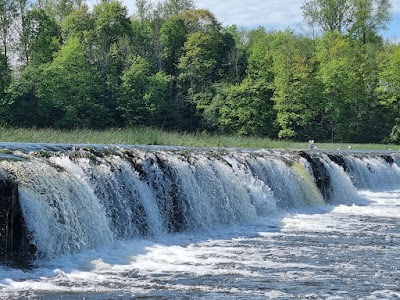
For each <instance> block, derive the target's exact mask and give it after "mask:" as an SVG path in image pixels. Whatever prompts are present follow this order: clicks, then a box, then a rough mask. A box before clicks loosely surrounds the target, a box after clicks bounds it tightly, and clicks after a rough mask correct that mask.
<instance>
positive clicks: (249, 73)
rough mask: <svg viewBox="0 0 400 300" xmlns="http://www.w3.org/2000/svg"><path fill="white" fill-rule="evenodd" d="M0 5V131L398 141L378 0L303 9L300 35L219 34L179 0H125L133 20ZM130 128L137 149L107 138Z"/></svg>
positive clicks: (74, 4) (109, 5)
mask: <svg viewBox="0 0 400 300" xmlns="http://www.w3.org/2000/svg"><path fill="white" fill-rule="evenodd" d="M1 3H2V4H1V5H0V28H1V30H0V42H1V46H2V47H1V50H0V125H2V126H6V127H7V128H10V127H19V128H24V127H25V128H32V127H36V128H54V130H50V131H47V130H41V131H39V132H38V133H37V134H38V136H39V135H41V134H42V133H43V132H51V133H52V134H53V133H54V136H53V137H52V139H51V140H47V139H46V138H45V137H46V134H44V136H41V138H43V140H40V141H42V142H44V141H49V142H93V143H104V142H107V143H128V144H132V143H135V144H137V143H144V144H148V143H150V144H171V145H176V144H177V142H172V141H168V140H167V141H164V138H167V137H168V138H169V137H170V136H173V135H174V134H173V133H171V132H192V133H195V132H208V133H204V134H201V136H202V137H201V138H202V139H214V140H213V142H210V143H209V144H210V145H216V146H219V145H220V146H235V147H242V146H243V147H246V143H247V139H253V140H254V141H257V140H260V141H265V140H267V141H270V142H271V141H272V140H276V139H282V140H293V141H299V142H301V143H304V141H307V140H308V139H315V140H316V141H318V142H319V141H332V142H333V141H334V142H351V143H377V142H378V143H379V142H392V143H400V44H399V43H396V42H388V41H384V40H383V38H382V36H381V35H380V34H381V32H382V30H383V29H384V28H385V26H386V24H387V23H388V21H389V19H390V10H391V5H390V1H389V0H341V1H322V0H310V1H306V2H305V3H304V4H303V6H302V9H303V13H304V20H305V24H307V26H308V28H310V29H312V30H310V32H312V34H303V33H298V32H295V31H294V30H291V29H287V30H283V31H276V30H273V31H266V30H265V29H264V28H257V29H251V30H249V29H238V28H237V27H236V26H222V25H221V23H220V22H219V21H218V20H217V18H216V17H215V16H214V15H213V13H212V12H210V11H208V10H203V9H199V8H197V7H195V5H194V2H193V1H192V0H166V1H165V2H162V3H160V4H158V5H154V4H152V2H151V1H148V0H136V12H135V14H134V15H133V16H129V15H128V12H127V8H126V7H125V6H124V5H123V4H122V3H121V2H119V1H116V0H102V1H99V2H98V3H97V4H95V5H94V6H93V7H89V5H88V4H86V3H84V2H82V1H81V0H41V1H31V2H30V1H29V0H4V1H2V2H1ZM139 127H140V128H141V129H140V130H139V131H138V132H137V134H138V135H139V134H140V132H144V133H143V134H144V135H148V136H146V138H149V140H147V142H141V141H142V140H141V139H140V138H139V137H136V138H135V139H134V140H133V141H132V140H130V139H129V136H130V135H131V134H132V129H123V130H121V131H119V137H120V138H119V139H120V142H118V141H119V140H115V138H116V137H115V135H116V132H115V130H112V129H109V128H139ZM144 127H152V128H159V129H163V130H167V131H168V132H170V133H168V134H165V133H164V132H163V133H162V134H160V135H158V134H156V133H157V130H149V129H146V130H144V129H143V128H144ZM75 128H79V129H85V130H80V131H79V132H75V131H74V130H71V129H75ZM91 129H96V130H100V131H93V130H91ZM58 130H60V131H58ZM66 130H71V131H66ZM11 131H12V130H5V131H4V130H3V132H5V133H2V138H3V140H4V141H6V140H8V139H7V138H6V137H5V134H6V133H7V132H11ZM133 131H135V130H133ZM22 132H23V130H22V129H20V130H17V131H16V132H15V135H16V136H17V135H18V134H19V133H22ZM26 132H27V134H28V135H29V136H31V137H32V140H29V141H39V140H36V139H35V138H34V137H35V133H34V131H32V130H26ZM66 133H68V138H65V139H64V140H63V138H62V137H63V135H64V134H66ZM86 133H87V135H88V136H87V137H86ZM124 133H126V137H124V135H123V134H124ZM71 134H72V135H73V134H76V135H77V136H76V138H75V139H74V138H73V137H72V136H71ZM97 134H101V135H102V138H100V139H99V140H97V138H94V136H97ZM196 136H198V134H191V135H187V136H185V135H183V136H182V135H179V134H178V138H177V140H179V141H180V142H179V144H181V143H182V142H184V141H190V139H191V138H192V137H196ZM251 136H252V137H254V138H250V137H251ZM57 137H60V140H57ZM106 137H107V139H105V138H106ZM125 139H126V140H125ZM151 139H154V141H151ZM219 139H225V140H224V141H221V142H220V141H219ZM229 139H234V140H236V142H235V143H233V144H229V143H228V140H229ZM26 141H28V140H26ZM238 141H240V142H238ZM242 141H243V142H242ZM188 143H189V142H188ZM196 143H197V142H195V141H193V145H194V146H200V145H197V144H196ZM260 143H261V144H260V147H262V146H261V145H262V143H264V142H260ZM189 144H190V143H189ZM256 147H257V146H256ZM285 147H286V146H284V148H285Z"/></svg>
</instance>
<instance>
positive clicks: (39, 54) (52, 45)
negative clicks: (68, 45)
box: [22, 9, 61, 65]
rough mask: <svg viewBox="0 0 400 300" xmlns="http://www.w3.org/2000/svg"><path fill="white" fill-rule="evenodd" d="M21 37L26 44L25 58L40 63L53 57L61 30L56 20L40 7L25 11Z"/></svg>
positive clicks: (33, 62)
mask: <svg viewBox="0 0 400 300" xmlns="http://www.w3.org/2000/svg"><path fill="white" fill-rule="evenodd" d="M25 23H26V26H25V28H23V35H22V38H23V39H24V41H23V43H24V45H25V46H26V49H25V56H26V59H27V60H28V61H29V62H30V63H32V64H36V65H39V64H42V63H46V62H49V61H51V60H52V59H53V54H54V53H55V52H56V51H58V49H59V47H60V39H61V32H60V27H59V26H58V25H57V23H56V21H55V20H54V19H53V18H51V17H49V16H48V15H47V14H46V13H45V11H44V10H42V9H33V10H30V11H29V12H28V13H27V16H26V20H25Z"/></svg>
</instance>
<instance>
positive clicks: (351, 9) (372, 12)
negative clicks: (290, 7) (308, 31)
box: [301, 0, 392, 44]
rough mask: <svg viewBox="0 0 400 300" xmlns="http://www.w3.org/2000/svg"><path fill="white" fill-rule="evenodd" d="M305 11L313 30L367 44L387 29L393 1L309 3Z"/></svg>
mask: <svg viewBox="0 0 400 300" xmlns="http://www.w3.org/2000/svg"><path fill="white" fill-rule="evenodd" d="M301 8H302V10H303V16H304V20H305V21H306V23H307V24H308V25H309V26H310V27H312V28H318V27H319V28H321V29H322V30H323V31H324V32H332V31H336V32H340V33H343V34H349V35H350V36H352V37H355V38H359V39H360V40H362V41H363V42H364V44H365V43H366V42H367V41H375V40H377V37H378V36H379V30H381V29H386V25H387V24H388V22H389V21H390V14H391V8H392V6H391V3H390V1H389V0H336V1H332V0H309V1H306V2H305V3H304V4H303V5H302V6H301Z"/></svg>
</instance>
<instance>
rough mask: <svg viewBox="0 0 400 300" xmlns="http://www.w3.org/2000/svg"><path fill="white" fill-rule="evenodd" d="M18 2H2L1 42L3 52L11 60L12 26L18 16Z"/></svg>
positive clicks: (9, 0) (10, 0)
mask: <svg viewBox="0 0 400 300" xmlns="http://www.w3.org/2000/svg"><path fill="white" fill-rule="evenodd" d="M17 9H18V6H17V2H16V1H15V0H0V41H1V44H2V52H3V54H4V56H5V57H7V58H8V59H9V47H10V43H11V26H12V24H13V22H14V19H15V17H16V16H17Z"/></svg>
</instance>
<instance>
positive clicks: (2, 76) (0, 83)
mask: <svg viewBox="0 0 400 300" xmlns="http://www.w3.org/2000/svg"><path fill="white" fill-rule="evenodd" d="M10 83H11V71H10V69H9V67H8V63H7V57H5V56H4V55H3V54H1V53H0V107H1V106H2V104H1V103H4V102H3V101H4V100H5V96H6V93H5V91H6V88H7V87H8V85H9V84H10ZM0 113H1V112H0Z"/></svg>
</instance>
